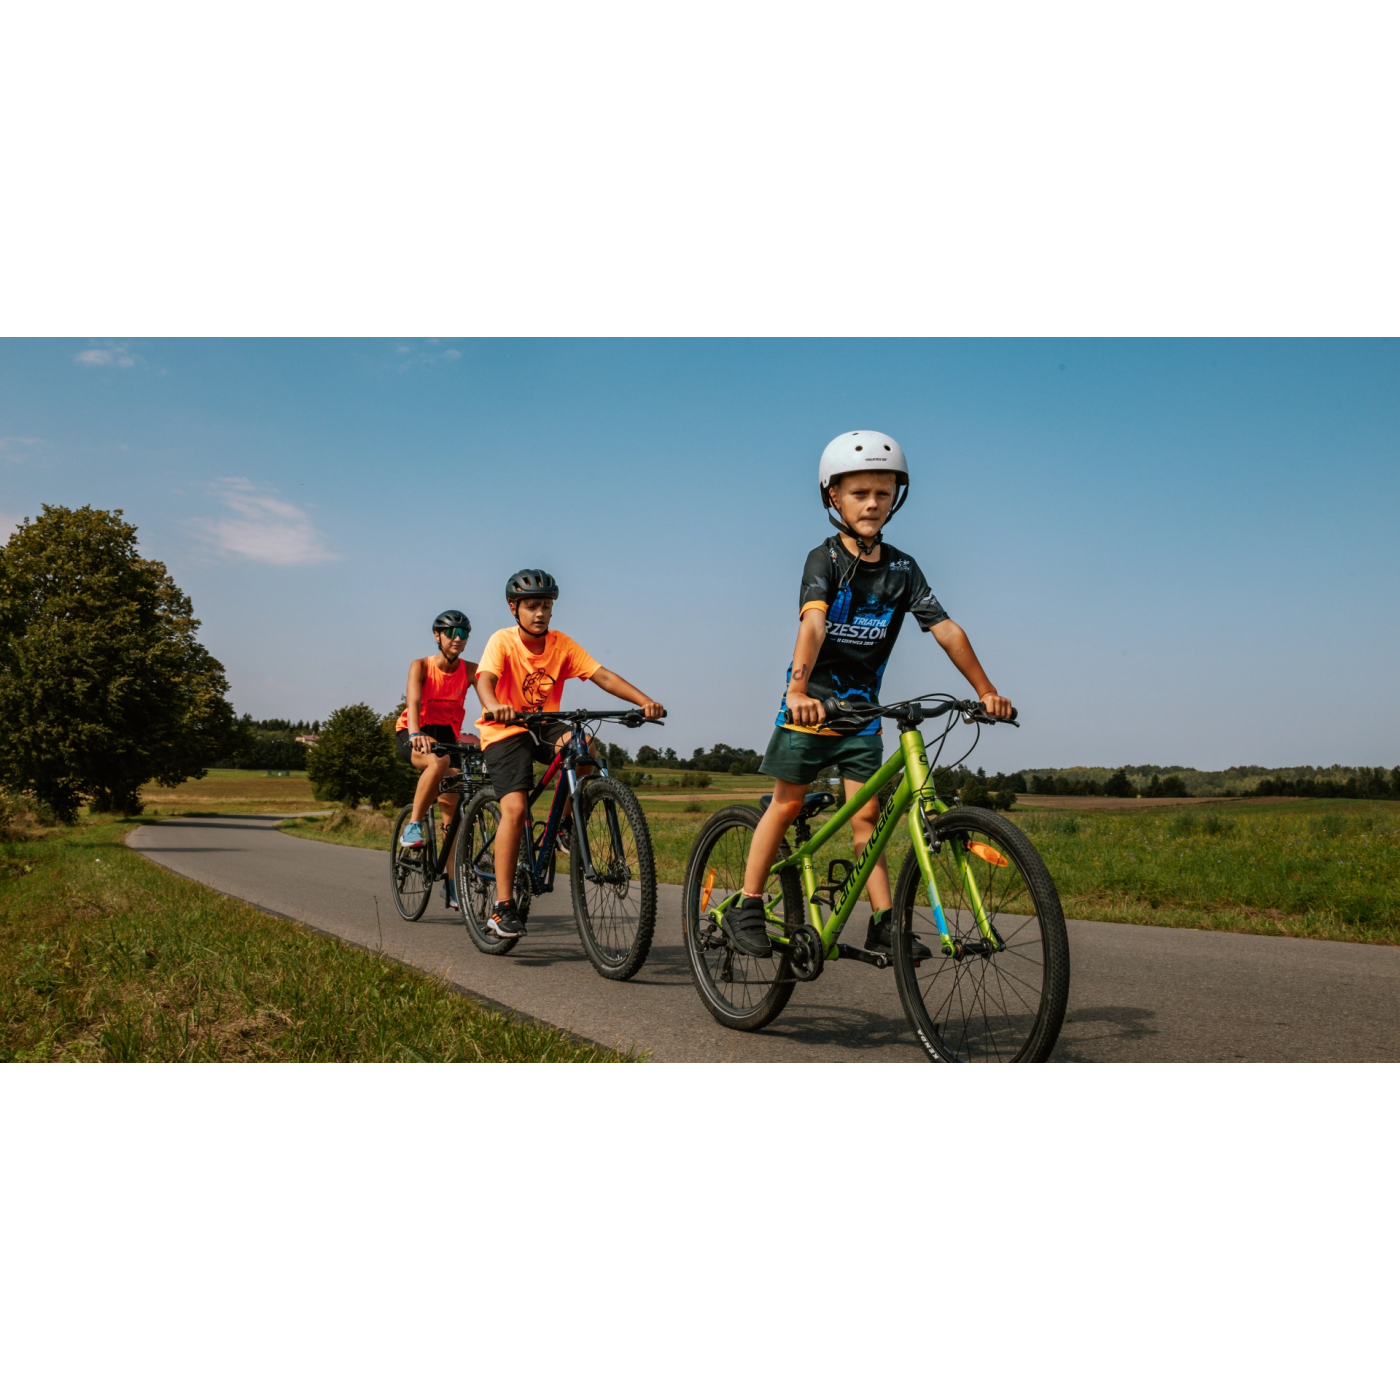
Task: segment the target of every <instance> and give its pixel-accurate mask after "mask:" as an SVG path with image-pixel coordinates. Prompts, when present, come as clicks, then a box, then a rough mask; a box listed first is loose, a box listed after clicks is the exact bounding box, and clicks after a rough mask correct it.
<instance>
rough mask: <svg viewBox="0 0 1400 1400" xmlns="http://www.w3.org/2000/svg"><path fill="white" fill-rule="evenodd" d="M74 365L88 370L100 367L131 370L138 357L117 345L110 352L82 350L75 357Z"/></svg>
mask: <svg viewBox="0 0 1400 1400" xmlns="http://www.w3.org/2000/svg"><path fill="white" fill-rule="evenodd" d="M73 363H74V364H79V365H83V366H85V367H86V368H88V369H94V368H96V367H98V366H99V365H116V366H118V367H119V368H121V369H130V368H131V367H132V365H134V364H135V363H136V357H135V356H134V355H133V354H131V352H130V351H128V350H127V348H126V346H124V345H116V346H113V347H112V348H111V349H109V350H80V351H79V352H78V353H77V354H76V355H74V356H73Z"/></svg>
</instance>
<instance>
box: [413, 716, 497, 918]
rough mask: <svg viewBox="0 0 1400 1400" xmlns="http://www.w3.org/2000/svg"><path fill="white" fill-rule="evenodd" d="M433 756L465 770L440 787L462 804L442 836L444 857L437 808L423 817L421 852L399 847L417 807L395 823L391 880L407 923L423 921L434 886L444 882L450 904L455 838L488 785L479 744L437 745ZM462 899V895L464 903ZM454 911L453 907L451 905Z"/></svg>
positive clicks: (443, 889)
mask: <svg viewBox="0 0 1400 1400" xmlns="http://www.w3.org/2000/svg"><path fill="white" fill-rule="evenodd" d="M432 751H433V753H435V754H438V755H439V756H442V755H446V756H448V757H451V758H452V759H453V760H454V761H455V762H456V764H457V766H458V767H459V768H460V769H461V772H460V773H456V774H449V775H448V776H447V777H445V778H444V779H443V780H442V781H441V782H440V783H439V784H438V792H439V793H440V794H441V793H449V794H455V795H456V796H457V797H458V798H459V799H460V800H459V801H458V803H457V810H456V811H455V812H454V813H453V814H452V820H451V821H450V822H449V823H448V824H447V827H446V829H445V830H444V831H443V833H442V841H441V843H440V844H441V853H439V842H438V837H437V830H438V823H439V820H440V819H439V818H438V816H437V815H436V814H435V809H434V807H429V808H428V810H427V811H426V812H425V813H424V814H423V844H422V846H420V847H418V848H417V849H409V848H407V847H404V846H400V845H399V836H400V834H401V833H402V832H403V829H404V827H405V826H406V825H407V824H408V822H409V820H410V819H411V818H412V816H413V805H412V803H410V804H409V805H408V806H407V807H402V808H400V809H399V814H398V816H397V817H395V819H394V834H393V835H392V836H391V837H390V838H389V861H390V872H391V875H390V878H391V880H392V883H393V887H394V904H395V905H396V906H397V908H398V911H399V913H400V914H401V915H403V917H404V918H405V919H409V920H414V919H421V918H422V917H423V911H424V910H425V909H426V908H427V907H428V901H429V899H431V898H432V894H433V885H434V883H435V882H436V881H438V880H441V881H442V882H443V886H442V898H443V903H444V904H448V903H449V901H448V892H447V861H448V858H449V856H450V855H451V853H452V838H453V837H454V836H455V835H456V834H457V830H458V828H459V827H460V826H461V824H462V814H463V812H465V810H466V807H467V804H468V802H470V801H471V798H472V795H473V794H474V793H475V792H476V791H477V790H478V789H479V788H480V787H482V785H483V784H484V783H485V782H486V777H485V774H484V772H483V769H482V758H481V749H480V748H479V747H478V746H477V745H476V744H442V743H435V744H434V745H433V749H432ZM460 899H461V895H460V894H459V895H458V900H459V902H460ZM449 907H450V904H449Z"/></svg>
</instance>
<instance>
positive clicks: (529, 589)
mask: <svg viewBox="0 0 1400 1400" xmlns="http://www.w3.org/2000/svg"><path fill="white" fill-rule="evenodd" d="M558 596H559V585H558V584H557V583H555V581H554V575H553V574H547V573H545V571H544V570H543V569H521V570H520V571H519V572H518V573H514V574H512V575H511V576H510V578H509V580H507V582H506V602H507V603H516V602H519V601H520V599H521V598H557V597H558Z"/></svg>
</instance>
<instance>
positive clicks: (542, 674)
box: [520, 671, 554, 710]
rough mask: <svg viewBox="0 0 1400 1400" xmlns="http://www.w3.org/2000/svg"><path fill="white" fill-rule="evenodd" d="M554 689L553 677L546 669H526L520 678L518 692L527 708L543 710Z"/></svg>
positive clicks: (524, 707)
mask: <svg viewBox="0 0 1400 1400" xmlns="http://www.w3.org/2000/svg"><path fill="white" fill-rule="evenodd" d="M553 690H554V677H553V676H551V675H549V674H548V672H546V671H527V672H526V673H525V674H524V675H523V676H522V677H521V678H520V694H521V697H522V698H523V699H524V701H525V704H524V706H523V707H522V708H523V709H527V710H543V709H544V706H545V701H547V700H548V699H549V697H550V695H551V693H552V692H553Z"/></svg>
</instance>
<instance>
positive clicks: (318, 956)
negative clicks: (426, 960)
mask: <svg viewBox="0 0 1400 1400" xmlns="http://www.w3.org/2000/svg"><path fill="white" fill-rule="evenodd" d="M132 825H133V823H131V822H120V821H101V820H95V821H88V822H84V823H83V824H81V825H80V826H78V827H76V828H73V829H70V830H66V831H61V832H58V833H55V834H53V835H51V836H49V837H47V838H46V839H43V840H37V841H28V842H24V843H22V844H11V845H5V846H0V1059H7V1060H161V1061H171V1060H253V1061H304V1060H327V1061H356V1060H366V1061H367V1060H377V1061H385V1060H389V1061H395V1060H471V1061H476V1060H488V1061H519V1060H529V1061H575V1062H577V1061H594V1060H615V1059H619V1058H621V1057H620V1056H617V1055H613V1054H610V1053H607V1052H604V1051H600V1050H598V1049H596V1048H594V1047H591V1046H587V1045H582V1044H580V1043H579V1042H578V1041H576V1040H574V1039H573V1038H572V1037H570V1036H568V1035H566V1034H565V1033H563V1032H562V1031H558V1030H554V1029H552V1028H550V1027H545V1026H539V1025H535V1024H534V1023H532V1022H528V1021H522V1020H519V1019H516V1018H515V1017H512V1016H508V1015H503V1014H500V1013H497V1012H494V1011H490V1010H488V1009H486V1008H484V1007H481V1006H479V1005H477V1004H475V1003H474V1002H472V1001H470V1000H468V999H467V998H466V997H463V996H462V995H460V994H459V993H457V992H455V991H453V990H452V989H451V988H450V987H449V986H448V985H447V984H446V983H445V982H442V981H440V980H438V979H436V978H433V977H429V976H427V975H426V974H424V973H421V972H417V971H415V970H413V969H411V968H405V967H401V966H399V965H398V964H397V963H393V962H390V961H389V960H387V959H385V958H381V957H377V956H376V955H374V954H373V953H369V952H365V951H363V950H361V949H358V948H352V947H350V946H349V945H348V944H344V943H340V942H337V941H336V940H334V939H330V938H324V937H320V936H318V935H316V934H314V933H312V932H310V931H309V930H307V929H304V928H301V927H299V926H297V925H295V924H292V923H288V922H286V921H284V920H282V919H275V918H272V917H271V916H270V915H267V914H263V913H261V912H260V911H259V910H256V909H253V908H251V907H250V906H248V905H245V904H242V903H239V902H238V901H237V900H232V899H227V898H225V897H224V896H223V895H220V894H216V893H214V892H213V891H212V890H208V889H205V888H204V887H203V886H202V885H197V884H195V883H193V882H192V881H189V880H184V879H181V878H180V877H179V876H177V875H173V874H171V873H170V872H169V871H166V870H162V869H161V868H160V867H159V866H156V865H152V864H151V863H150V862H148V861H146V860H145V859H143V858H142V857H141V856H139V855H137V854H136V853H135V852H134V851H129V850H128V849H127V848H126V847H125V846H123V845H122V844H121V843H122V840H123V838H124V837H125V836H126V834H127V832H128V831H130V830H131V827H132Z"/></svg>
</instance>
